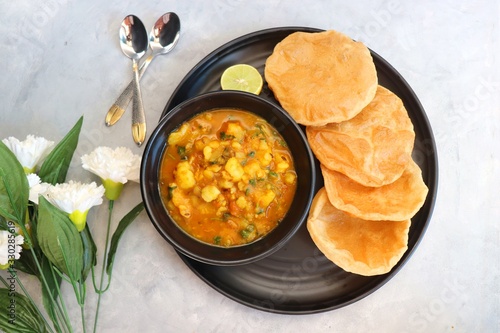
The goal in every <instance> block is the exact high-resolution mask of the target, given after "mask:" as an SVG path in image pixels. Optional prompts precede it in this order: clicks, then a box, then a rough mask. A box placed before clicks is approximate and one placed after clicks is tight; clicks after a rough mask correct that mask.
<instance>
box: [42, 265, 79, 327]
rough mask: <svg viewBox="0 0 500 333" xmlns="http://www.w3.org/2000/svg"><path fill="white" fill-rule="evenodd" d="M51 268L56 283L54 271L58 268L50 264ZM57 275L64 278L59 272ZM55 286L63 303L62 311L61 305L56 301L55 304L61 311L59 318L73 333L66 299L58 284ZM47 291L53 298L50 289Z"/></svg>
mask: <svg viewBox="0 0 500 333" xmlns="http://www.w3.org/2000/svg"><path fill="white" fill-rule="evenodd" d="M49 267H50V273H51V274H52V279H54V281H57V279H56V272H54V270H56V268H55V267H54V266H52V264H50V266H49ZM57 274H59V275H60V276H63V275H62V274H61V273H59V272H57ZM55 286H56V290H57V295H58V297H59V301H60V302H61V305H62V309H61V306H59V303H57V301H56V300H54V302H55V303H56V305H57V308H58V310H59V316H60V317H62V319H63V322H64V323H65V324H66V327H67V329H68V330H69V331H70V332H73V328H72V327H71V321H70V320H69V316H68V311H67V310H66V303H65V302H64V298H63V297H62V293H61V288H60V287H59V284H58V283H55ZM47 291H48V292H49V294H50V295H51V296H52V293H51V292H50V289H47ZM51 299H52V297H51Z"/></svg>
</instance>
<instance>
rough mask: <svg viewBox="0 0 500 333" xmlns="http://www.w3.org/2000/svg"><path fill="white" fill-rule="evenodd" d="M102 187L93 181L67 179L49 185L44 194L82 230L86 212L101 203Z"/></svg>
mask: <svg viewBox="0 0 500 333" xmlns="http://www.w3.org/2000/svg"><path fill="white" fill-rule="evenodd" d="M103 195H104V187H103V186H102V185H100V186H97V184H96V183H95V182H92V183H90V184H82V183H80V182H75V181H69V182H68V183H63V184H56V185H54V186H50V187H49V188H48V189H47V191H46V192H45V194H44V197H46V198H47V200H48V201H50V202H51V203H52V204H53V205H54V206H56V207H57V208H59V209H60V210H62V211H64V212H66V213H68V214H69V218H70V219H71V221H73V223H74V224H75V225H76V228H77V229H78V231H82V230H83V228H84V227H85V223H86V221H87V213H88V211H89V209H90V208H92V207H93V206H97V205H100V204H101V203H102V196H103Z"/></svg>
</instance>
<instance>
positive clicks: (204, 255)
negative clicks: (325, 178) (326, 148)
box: [139, 90, 317, 266]
mask: <svg viewBox="0 0 500 333" xmlns="http://www.w3.org/2000/svg"><path fill="white" fill-rule="evenodd" d="M210 98H220V99H223V98H228V99H231V98H242V99H243V100H244V101H253V102H254V103H258V104H261V105H263V106H266V107H268V108H269V109H270V110H274V111H272V113H271V114H275V113H276V112H277V113H278V114H279V116H280V119H281V120H280V121H283V122H286V124H287V125H286V126H288V125H291V126H293V132H295V133H296V135H297V136H298V138H299V139H300V142H301V143H302V147H299V148H300V149H302V151H301V152H300V154H302V153H305V156H302V155H300V157H301V159H304V160H306V161H307V165H308V170H307V171H308V174H306V175H301V176H299V175H298V174H297V176H298V177H306V178H307V179H308V180H309V181H308V183H307V184H308V191H307V192H305V191H301V192H300V189H299V187H297V189H296V193H295V195H294V199H293V200H294V201H295V200H296V197H297V196H298V195H299V196H307V197H306V198H305V201H304V203H303V205H304V209H303V210H302V212H301V214H300V216H295V217H294V220H295V221H296V222H295V223H294V224H293V226H292V227H291V228H289V229H288V230H287V231H280V232H281V233H284V235H283V237H281V238H278V240H277V241H276V242H275V243H273V244H272V246H270V247H267V248H265V249H261V250H260V251H257V252H256V254H253V255H252V252H250V253H249V251H246V250H248V249H251V247H252V246H257V247H258V246H259V245H261V247H263V246H264V242H265V239H268V241H269V238H270V237H271V236H270V235H272V234H273V232H274V231H276V229H278V227H279V226H280V225H283V224H285V223H283V221H285V220H286V219H287V218H288V219H289V218H290V217H288V213H289V212H287V214H286V215H285V217H284V218H283V220H282V222H281V223H280V224H278V226H277V227H276V228H274V229H273V230H271V231H270V232H269V233H268V234H266V235H265V236H263V237H261V238H259V239H258V240H256V241H254V242H251V243H248V244H244V245H239V246H233V247H221V246H216V245H211V244H209V243H205V242H202V241H200V240H198V239H196V238H194V237H193V236H191V235H189V234H188V233H187V232H186V231H184V230H183V229H182V228H181V227H180V226H178V225H177V223H176V222H175V220H173V219H172V217H171V216H170V214H169V213H168V210H167V209H166V208H165V207H164V204H163V200H161V197H160V196H159V188H158V189H157V187H158V185H156V187H155V185H154V184H151V181H150V178H151V177H153V180H155V179H156V180H157V179H158V172H157V173H156V174H151V167H152V166H159V165H160V164H161V160H162V157H163V153H164V151H165V148H166V146H167V144H166V140H165V138H166V137H168V135H169V134H170V133H171V132H172V131H173V130H175V129H176V128H178V126H180V125H181V124H182V123H183V122H185V121H187V120H189V119H192V118H193V117H195V116H196V115H198V114H200V113H202V112H205V111H209V110H212V109H217V108H224V107H223V106H221V107H218V106H216V107H214V108H201V109H199V110H197V111H191V112H189V114H188V115H187V116H179V117H181V118H182V120H181V121H180V122H177V123H176V124H175V125H174V126H173V127H172V128H171V129H170V130H165V129H164V128H165V127H168V126H169V121H170V120H171V119H172V118H173V117H175V116H177V115H179V113H181V112H182V111H183V110H184V109H185V108H186V107H192V106H193V105H196V104H199V103H200V101H203V100H208V99H210ZM225 107H226V108H230V107H232V106H225ZM235 108H236V107H235ZM238 108H239V109H242V110H244V111H247V112H251V113H253V114H255V115H257V116H259V117H261V118H264V119H265V120H266V121H267V122H268V123H270V122H269V121H268V119H266V118H265V117H264V116H262V115H259V114H257V113H256V112H254V111H251V110H248V109H245V108H243V107H238ZM270 125H271V126H273V127H274V128H275V129H276V130H278V132H280V134H281V135H283V134H282V131H281V130H280V129H279V128H277V127H276V126H275V125H274V124H271V123H270ZM284 139H285V138H284ZM158 140H160V141H158ZM285 141H286V139H285ZM160 148H161V149H160ZM297 149H298V148H295V150H297ZM290 152H291V153H292V156H293V158H294V163H296V161H297V157H296V155H297V153H294V149H293V148H292V147H290ZM155 159H156V160H155ZM316 173H317V169H316V162H315V159H314V154H313V153H312V150H311V148H310V147H309V143H308V141H307V137H306V135H305V132H304V130H303V129H302V128H301V126H300V125H299V124H297V123H296V122H295V120H294V119H293V118H292V117H291V116H290V115H289V114H288V113H287V112H286V111H285V110H284V109H282V108H281V107H280V106H279V105H276V104H275V103H272V102H270V101H268V100H266V99H264V98H262V97H260V96H257V95H254V94H250V93H246V92H241V91H230V90H224V91H222V90H218V91H211V92H207V93H203V94H200V95H197V96H195V97H193V98H190V99H188V100H186V101H184V102H182V103H180V104H178V105H176V106H175V107H174V108H172V110H170V111H169V112H168V113H166V114H165V115H163V116H162V118H161V119H160V121H159V122H158V124H157V126H156V127H155V129H154V130H153V132H152V133H151V135H150V137H149V139H148V141H147V143H146V145H145V149H144V153H143V157H142V161H141V168H140V181H139V183H140V189H141V196H142V199H143V203H144V206H145V210H146V212H147V214H148V216H149V219H150V221H151V223H152V224H153V226H154V227H155V228H156V230H157V231H158V232H159V234H160V235H161V236H162V237H163V238H164V239H165V240H166V241H167V242H168V243H169V244H170V245H172V246H173V247H174V249H175V250H176V251H177V252H180V253H182V254H183V255H185V256H187V257H190V258H192V259H195V260H197V261H199V262H202V263H206V264H212V265H219V266H234V265H242V264H247V263H251V262H255V261H257V260H260V259H262V258H265V257H267V256H269V255H271V254H272V253H274V252H276V251H278V250H279V249H280V248H281V247H283V245H285V243H286V242H288V241H289V240H290V238H292V237H293V235H294V234H295V233H296V232H297V231H298V230H299V229H300V227H301V226H302V224H303V223H304V222H305V221H306V219H307V216H308V214H309V210H310V207H311V204H312V200H313V198H314V192H315V191H314V188H315V182H316ZM148 185H149V186H148ZM151 186H152V187H153V191H152V188H151ZM299 192H300V193H299ZM299 200H300V199H299ZM158 201H159V202H158ZM294 201H293V202H294ZM293 202H292V205H293ZM159 205H160V206H161V207H162V208H163V213H164V216H163V217H165V216H166V217H167V221H166V222H164V221H160V220H159V219H160V217H159V216H156V215H155V213H154V212H155V211H157V209H158V206H159ZM165 223H168V224H170V225H173V226H174V227H175V229H174V228H173V227H170V228H169V229H168V230H165ZM286 227H287V226H286V225H285V226H282V229H283V228H286ZM172 229H174V230H176V231H174V230H172ZM169 231H170V232H169ZM172 231H173V234H172V233H171V232H172ZM180 234H182V235H183V236H181V235H180ZM268 236H269V237H268ZM187 238H189V239H191V240H192V242H195V245H196V246H195V245H193V246H195V248H197V250H201V251H193V250H192V249H188V248H186V246H184V244H183V243H182V241H186V239H187ZM179 239H180V240H179ZM256 244H257V245H256ZM224 253H225V254H227V255H228V256H229V257H220V255H224ZM237 254H240V255H237ZM230 255H234V256H235V257H234V258H230Z"/></svg>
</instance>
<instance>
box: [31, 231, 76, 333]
mask: <svg viewBox="0 0 500 333" xmlns="http://www.w3.org/2000/svg"><path fill="white" fill-rule="evenodd" d="M27 237H28V239H29V235H27ZM30 250H31V252H32V254H33V260H34V261H35V264H36V267H37V269H38V271H39V272H40V279H41V280H42V284H43V285H44V287H45V288H46V289H47V291H48V294H49V299H50V301H51V302H52V305H55V309H57V310H58V312H59V314H60V315H61V316H62V317H63V319H64V320H63V322H64V324H65V325H66V328H67V329H68V331H69V332H73V327H72V326H71V322H70V321H69V319H68V314H67V312H66V306H65V305H64V301H62V296H61V294H60V290H59V286H57V288H58V292H59V297H60V299H61V301H62V302H63V308H62V309H61V304H59V303H58V302H57V300H56V299H54V298H53V297H52V293H51V292H50V288H49V284H48V282H47V279H46V278H45V275H44V274H43V270H42V266H41V265H40V261H38V257H37V255H36V252H35V249H34V248H33V247H31V248H30ZM50 266H51V271H52V274H54V272H53V270H52V265H50ZM56 285H57V284H56Z"/></svg>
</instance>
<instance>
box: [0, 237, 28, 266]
mask: <svg viewBox="0 0 500 333" xmlns="http://www.w3.org/2000/svg"><path fill="white" fill-rule="evenodd" d="M23 243H24V237H23V236H21V235H17V236H16V235H15V234H13V233H11V232H9V231H7V230H0V268H1V269H6V268H7V267H9V266H10V262H11V261H12V260H14V259H15V260H17V259H19V258H20V253H21V250H22V247H21V245H22V244H23Z"/></svg>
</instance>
